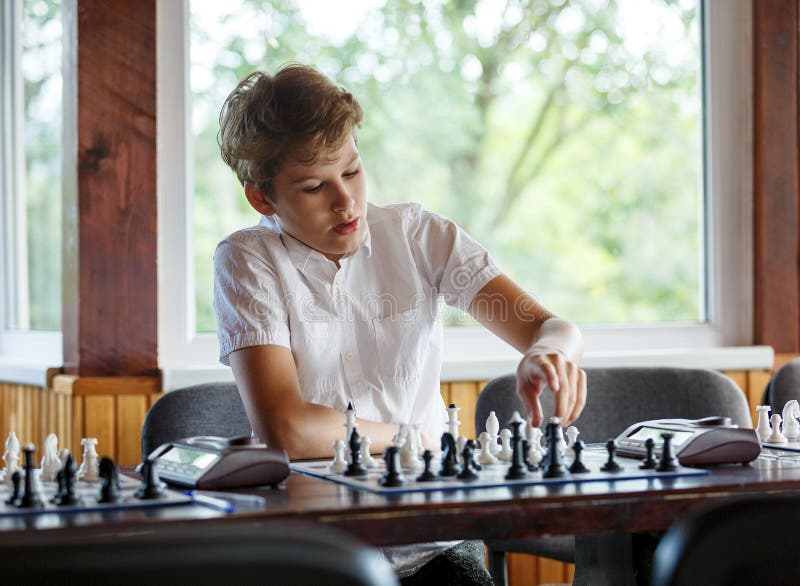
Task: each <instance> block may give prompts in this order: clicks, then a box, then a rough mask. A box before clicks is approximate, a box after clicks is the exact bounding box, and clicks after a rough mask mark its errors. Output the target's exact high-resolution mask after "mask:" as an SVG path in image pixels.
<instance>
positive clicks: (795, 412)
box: [783, 399, 800, 442]
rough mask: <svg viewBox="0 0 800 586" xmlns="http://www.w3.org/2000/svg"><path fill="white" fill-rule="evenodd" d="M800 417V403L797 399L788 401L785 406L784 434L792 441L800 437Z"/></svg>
mask: <svg viewBox="0 0 800 586" xmlns="http://www.w3.org/2000/svg"><path fill="white" fill-rule="evenodd" d="M798 417H800V405H798V403H797V399H792V400H790V401H786V405H784V406H783V435H784V437H786V439H787V440H789V441H790V442H793V441H797V440H798V439H800V422H798V420H797V418H798Z"/></svg>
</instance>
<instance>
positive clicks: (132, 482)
mask: <svg viewBox="0 0 800 586" xmlns="http://www.w3.org/2000/svg"><path fill="white" fill-rule="evenodd" d="M37 472H38V470H37ZM37 482H38V485H39V495H40V497H41V499H42V501H43V502H44V507H42V508H35V509H20V508H18V507H15V506H14V505H7V504H6V500H8V498H9V497H10V496H11V493H12V487H11V485H8V484H4V483H2V482H0V518H2V517H14V516H23V515H41V514H44V513H80V512H87V511H95V512H96V511H102V510H115V509H140V508H147V507H168V506H174V505H184V504H189V503H191V502H192V498H191V497H190V496H188V495H186V494H184V493H182V492H178V491H175V490H170V489H166V490H164V494H163V496H162V497H161V498H159V499H153V500H142V499H138V498H136V497H135V496H133V493H134V492H135V491H136V489H137V488H138V486H139V481H138V480H136V479H135V478H131V477H129V476H125V475H123V474H120V475H119V483H120V488H121V492H122V500H121V501H120V502H117V503H98V502H97V495H98V493H99V491H100V483H99V482H83V481H79V482H77V483H76V485H75V486H76V493H77V494H78V495H79V497H80V499H81V503H80V504H78V505H71V506H57V505H55V504H53V503H51V502H50V499H52V498H53V496H54V495H55V494H56V490H57V488H58V487H57V485H56V483H55V482H42V481H39V480H37Z"/></svg>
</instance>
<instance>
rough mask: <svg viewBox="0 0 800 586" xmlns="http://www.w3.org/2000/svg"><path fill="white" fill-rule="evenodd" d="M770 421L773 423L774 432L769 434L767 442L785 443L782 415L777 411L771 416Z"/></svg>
mask: <svg viewBox="0 0 800 586" xmlns="http://www.w3.org/2000/svg"><path fill="white" fill-rule="evenodd" d="M770 423H771V424H772V433H771V434H769V437H768V438H767V442H766V443H768V444H785V443H786V436H785V435H783V434H782V433H781V416H780V415H778V414H777V413H776V414H775V415H773V416H772V417H770Z"/></svg>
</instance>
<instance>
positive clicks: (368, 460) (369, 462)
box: [361, 435, 378, 468]
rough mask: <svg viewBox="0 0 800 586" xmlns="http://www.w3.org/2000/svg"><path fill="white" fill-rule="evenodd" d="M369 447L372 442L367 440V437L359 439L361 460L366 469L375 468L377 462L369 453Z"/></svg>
mask: <svg viewBox="0 0 800 586" xmlns="http://www.w3.org/2000/svg"><path fill="white" fill-rule="evenodd" d="M371 445H372V440H371V439H369V436H366V435H365V436H363V437H362V438H361V460H362V462H363V463H364V466H366V467H367V468H377V467H378V461H377V460H376V459H375V458H373V457H372V454H371V453H370V451H369V448H370V446H371Z"/></svg>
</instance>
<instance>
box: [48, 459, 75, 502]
mask: <svg viewBox="0 0 800 586" xmlns="http://www.w3.org/2000/svg"><path fill="white" fill-rule="evenodd" d="M77 473H78V467H77V466H76V465H75V460H74V459H73V457H72V454H70V455H69V456H67V457H66V459H65V460H64V463H63V464H62V465H61V470H59V471H58V474H59V475H60V476H61V487H60V490H59V492H58V494H57V495H56V496H55V498H54V499H53V502H54V503H55V504H56V505H58V506H59V507H71V506H75V505H78V504H80V502H81V499H80V497H78V495H76V494H75V475H76V474H77Z"/></svg>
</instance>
